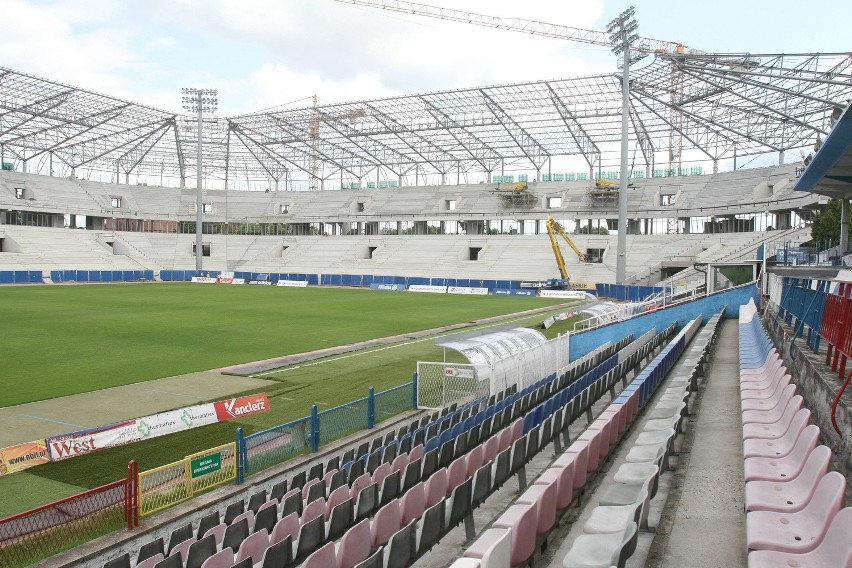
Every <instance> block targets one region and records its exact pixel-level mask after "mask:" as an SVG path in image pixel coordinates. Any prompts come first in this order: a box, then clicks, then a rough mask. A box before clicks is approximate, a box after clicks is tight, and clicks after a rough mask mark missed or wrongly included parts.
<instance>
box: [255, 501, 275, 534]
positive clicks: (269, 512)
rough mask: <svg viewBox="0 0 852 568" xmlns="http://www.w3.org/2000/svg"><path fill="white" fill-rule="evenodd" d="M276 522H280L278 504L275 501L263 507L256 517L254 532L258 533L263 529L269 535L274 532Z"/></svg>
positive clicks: (268, 502)
mask: <svg viewBox="0 0 852 568" xmlns="http://www.w3.org/2000/svg"><path fill="white" fill-rule="evenodd" d="M276 522H278V506H277V502H276V501H275V500H274V499H273V500H271V501H267V502H266V503H265V504H264V505H263V506H261V508H260V510H259V511H258V512H257V515H255V517H254V531H255V532H257V531H259V530H261V529H263V530H265V531H266V534H269V533H271V532H272V529H273V527H274V526H275V523H276Z"/></svg>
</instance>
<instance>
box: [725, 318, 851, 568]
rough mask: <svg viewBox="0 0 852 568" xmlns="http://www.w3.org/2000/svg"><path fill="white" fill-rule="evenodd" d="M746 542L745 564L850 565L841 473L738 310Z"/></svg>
mask: <svg viewBox="0 0 852 568" xmlns="http://www.w3.org/2000/svg"><path fill="white" fill-rule="evenodd" d="M739 315H740V321H739V324H740V325H739V335H740V337H739V347H740V401H741V407H742V423H743V457H744V462H743V470H744V477H745V509H746V542H747V544H748V548H749V551H750V552H749V555H748V565H749V566H750V567H751V568H765V567H770V566H800V567H809V566H813V567H817V566H818V567H820V568H831V567H834V566H837V567H846V568H848V567H850V566H852V536H850V535H852V507H845V504H846V478H845V477H844V476H843V475H841V474H840V473H838V472H836V471H829V466H830V462H831V450H830V449H829V448H828V447H827V446H824V445H818V444H819V438H820V429H819V427H818V426H815V425H812V424H809V422H810V411H809V410H808V409H807V408H804V407H803V405H802V403H803V398H802V396H801V395H799V394H796V390H797V389H796V385H794V384H792V383H791V380H790V379H791V377H790V375H789V373H788V372H787V368H786V367H785V366H784V363H783V361H782V360H781V358H780V356H779V355H778V353H777V351H776V349H775V348H774V346H773V345H772V341H771V340H770V338H769V336H768V335H767V334H766V330H765V329H764V328H763V325H762V324H761V322H760V318H759V317H758V314H757V308H756V306H755V305H754V302H750V303H749V304H747V305H744V306H741V307H740V314H739Z"/></svg>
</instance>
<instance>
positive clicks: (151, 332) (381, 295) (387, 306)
mask: <svg viewBox="0 0 852 568" xmlns="http://www.w3.org/2000/svg"><path fill="white" fill-rule="evenodd" d="M548 303H550V304H557V303H559V301H558V300H553V301H548V300H543V299H538V298H515V297H512V298H506V297H495V296H464V295H449V294H415V293H406V292H380V291H372V290H360V289H333V288H278V287H268V286H215V285H202V284H184V283H175V284H147V285H137V284H130V285H128V284H116V285H88V286H50V287H40V286H33V287H7V288H0V305H3V306H4V309H3V321H4V325H3V327H4V329H5V333H4V338H3V343H4V349H3V350H4V351H5V353H6V354H7V356H6V357H4V362H3V372H2V375H0V389H2V392H3V398H2V400H3V403H2V406H11V405H15V404H21V403H25V402H32V401H36V400H43V399H46V398H54V397H58V396H65V395H70V394H76V393H81V392H89V391H92V390H98V389H103V388H108V387H114V386H119V385H126V384H131V383H136V382H139V381H146V380H150V379H155V378H160V377H166V376H172V375H180V374H184V373H190V372H194V371H202V370H206V369H213V368H218V367H223V366H227V365H235V364H238V363H245V362H249V361H256V360H260V359H267V358H271V357H277V356H281V355H287V354H292V353H302V352H306V351H313V350H317V349H322V348H325V347H330V346H336V345H345V344H349V343H356V342H359V341H363V340H366V339H372V338H377V337H386V336H391V335H398V334H403V333H409V332H413V331H419V330H424V329H432V328H435V327H440V326H444V325H448V324H453V323H459V322H466V321H470V320H473V319H479V318H485V317H490V316H496V315H503V314H509V313H513V312H518V311H523V310H528V309H532V308H536V307H542V306H547V305H548ZM402 379H403V378H402V377H401V378H400V382H403V380H402Z"/></svg>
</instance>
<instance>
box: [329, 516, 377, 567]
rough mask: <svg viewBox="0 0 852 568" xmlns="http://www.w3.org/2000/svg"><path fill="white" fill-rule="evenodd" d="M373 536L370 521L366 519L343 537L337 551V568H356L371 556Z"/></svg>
mask: <svg viewBox="0 0 852 568" xmlns="http://www.w3.org/2000/svg"><path fill="white" fill-rule="evenodd" d="M371 542H372V535H371V534H370V521H369V520H368V519H364V520H363V521H361V522H360V523H358V524H356V525H355V526H353V527H352V528H350V529H349V530H348V531H346V534H344V535H343V538H342V539H341V540H340V547H339V548H338V549H337V567H336V568H354V567H355V566H356V565H358V564H359V563H361V562H363V561H364V560H366V559H367V557H369V556H370V550H371V546H370V543H371Z"/></svg>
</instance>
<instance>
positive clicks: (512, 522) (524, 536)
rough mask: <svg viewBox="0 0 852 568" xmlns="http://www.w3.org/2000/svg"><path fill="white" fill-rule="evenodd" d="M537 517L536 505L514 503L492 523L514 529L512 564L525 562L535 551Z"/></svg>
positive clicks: (516, 564) (498, 526) (498, 527)
mask: <svg viewBox="0 0 852 568" xmlns="http://www.w3.org/2000/svg"><path fill="white" fill-rule="evenodd" d="M536 517H537V511H536V506H535V505H512V506H511V507H509V508H508V509H506V511H505V512H504V513H503V514H502V515H500V516H499V517H498V518H497V520H496V521H494V524H493V525H492V528H497V529H500V528H503V529H511V530H512V556H511V564H512V566H518V565H520V564H523V563H525V562H526V561H527V560H529V558H530V557H531V556H532V555H533V553H534V552H535V534H536V531H535V529H536Z"/></svg>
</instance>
